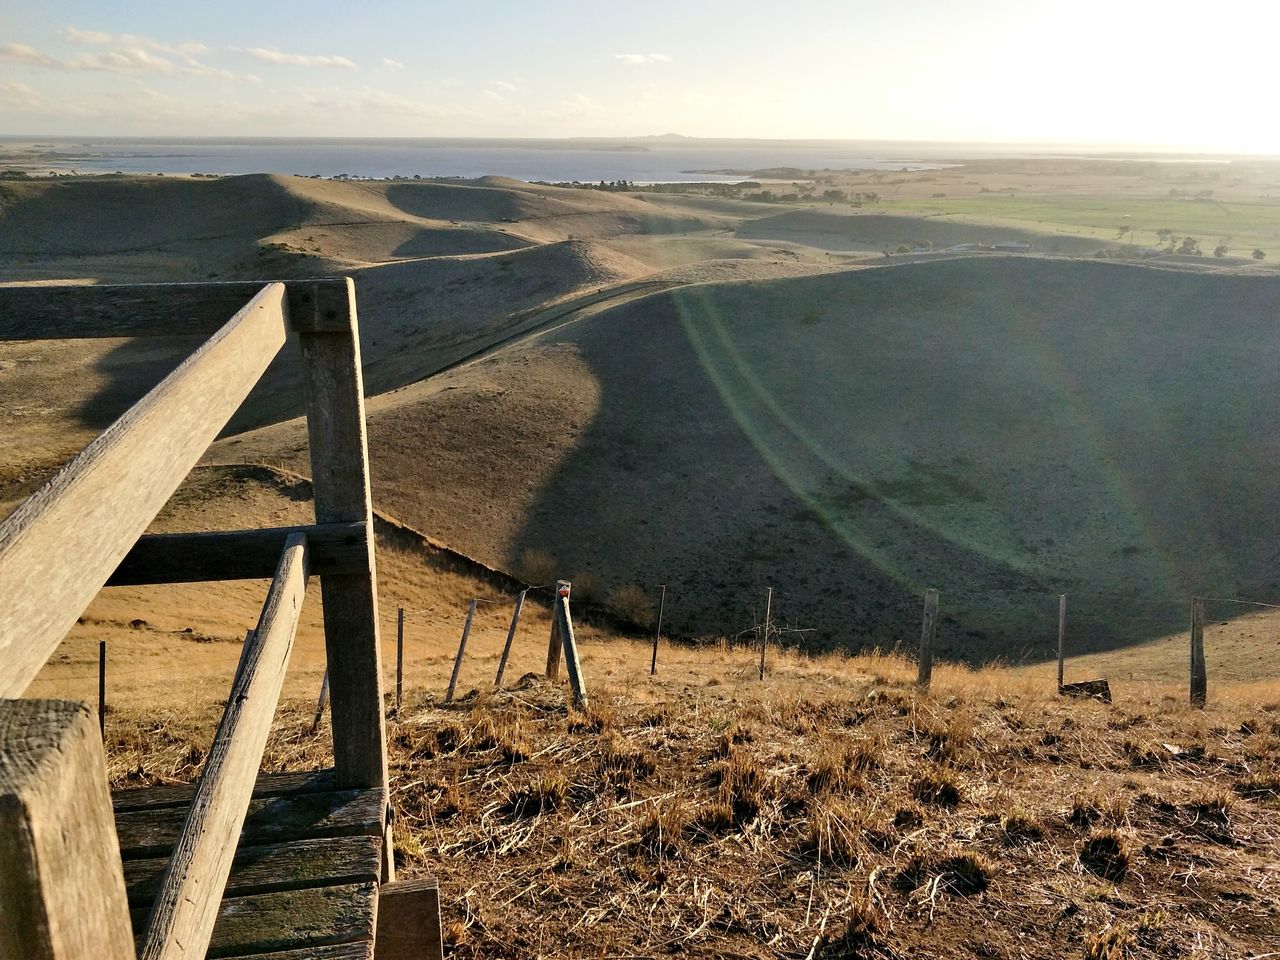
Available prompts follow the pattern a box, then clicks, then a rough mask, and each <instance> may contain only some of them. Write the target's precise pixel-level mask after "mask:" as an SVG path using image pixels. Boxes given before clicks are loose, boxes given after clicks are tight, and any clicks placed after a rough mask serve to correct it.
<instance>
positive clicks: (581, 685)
mask: <svg viewBox="0 0 1280 960" xmlns="http://www.w3.org/2000/svg"><path fill="white" fill-rule="evenodd" d="M553 616H554V617H555V620H556V623H557V624H559V626H560V630H559V633H560V637H561V639H562V641H563V643H564V662H565V667H566V669H567V670H568V673H569V689H570V690H572V691H573V705H574V706H575V707H576V708H577V709H579V710H585V709H586V708H587V681H586V680H585V679H584V678H583V676H582V662H581V661H580V660H579V659H578V641H577V640H576V639H575V638H574V636H573V617H572V616H571V615H570V613H569V597H568V596H567V595H560V596H557V597H556V601H555V609H554V611H553Z"/></svg>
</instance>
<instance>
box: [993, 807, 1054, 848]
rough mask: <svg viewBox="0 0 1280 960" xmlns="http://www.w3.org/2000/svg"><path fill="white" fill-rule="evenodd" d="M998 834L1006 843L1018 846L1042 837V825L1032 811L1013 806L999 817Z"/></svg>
mask: <svg viewBox="0 0 1280 960" xmlns="http://www.w3.org/2000/svg"><path fill="white" fill-rule="evenodd" d="M1000 834H1001V836H1002V838H1003V839H1004V842H1005V843H1006V844H1008V845H1009V846H1018V845H1019V844H1024V843H1035V842H1036V841H1037V840H1042V839H1044V827H1043V826H1042V825H1041V823H1040V821H1039V820H1038V819H1037V818H1036V816H1035V815H1034V814H1033V813H1031V812H1029V811H1028V810H1026V809H1025V808H1023V807H1020V806H1015V807H1013V808H1012V809H1011V810H1010V811H1009V812H1008V813H1006V814H1005V815H1004V816H1003V817H1001V818H1000Z"/></svg>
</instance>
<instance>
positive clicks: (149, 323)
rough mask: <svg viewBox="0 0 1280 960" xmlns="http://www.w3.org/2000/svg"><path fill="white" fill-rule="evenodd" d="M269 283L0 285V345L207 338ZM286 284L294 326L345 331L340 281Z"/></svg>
mask: <svg viewBox="0 0 1280 960" xmlns="http://www.w3.org/2000/svg"><path fill="white" fill-rule="evenodd" d="M270 282H271V281H268V280H245V281H239V280H236V281H231V282H219V283H127V284H116V283H110V284H106V283H103V284H67V285H61V284H60V285H57V286H14V285H0V340H48V339H66V338H71V337H148V336H160V337H168V336H202V337H207V336H210V335H211V334H213V333H214V332H216V331H217V330H218V329H219V328H220V327H221V326H222V325H223V324H224V323H226V322H227V318H228V317H230V316H231V315H232V314H234V313H235V312H236V311H237V310H239V309H240V308H241V307H243V306H244V304H245V302H246V301H248V300H249V299H250V298H251V297H252V296H253V295H254V294H256V293H257V292H258V291H259V290H261V289H262V288H263V287H264V286H266V285H267V284H268V283H270ZM285 286H286V288H287V292H286V297H287V299H288V308H289V316H290V327H291V328H292V329H294V330H298V331H302V330H309V331H320V330H339V331H341V330H346V329H348V322H347V317H346V315H345V314H346V308H347V287H346V282H345V281H344V280H343V279H341V278H337V279H319V280H289V281H285Z"/></svg>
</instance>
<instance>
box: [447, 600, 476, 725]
mask: <svg viewBox="0 0 1280 960" xmlns="http://www.w3.org/2000/svg"><path fill="white" fill-rule="evenodd" d="M477 603H479V601H478V600H472V601H471V606H470V608H468V610H467V622H466V623H465V624H464V625H463V627H462V639H461V640H459V641H458V655H457V657H455V658H454V661H453V675H452V676H450V677H449V690H448V692H447V693H446V694H445V695H444V702H445V703H453V694H454V691H455V690H457V688H458V674H459V673H461V672H462V654H463V653H464V652H465V651H466V649H467V636H468V635H469V634H470V633H471V621H472V620H474V619H475V616H476V604H477Z"/></svg>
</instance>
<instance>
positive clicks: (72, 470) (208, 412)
mask: <svg viewBox="0 0 1280 960" xmlns="http://www.w3.org/2000/svg"><path fill="white" fill-rule="evenodd" d="M284 339H285V326H284V286H283V285H282V284H278V283H275V284H271V285H270V286H268V287H265V288H264V289H263V290H262V291H261V292H260V293H259V294H258V295H257V296H255V297H254V298H253V299H252V300H251V301H250V302H249V303H248V305H246V306H245V307H244V308H243V309H242V310H241V311H240V312H239V313H237V314H236V315H235V317H233V318H232V319H231V321H230V322H228V323H227V324H226V325H225V326H224V327H222V328H221V329H220V330H219V331H218V332H217V333H216V334H214V336H213V337H212V338H210V339H209V340H208V341H206V342H205V343H204V344H203V345H202V346H201V347H200V348H199V349H198V350H196V352H195V353H193V354H192V355H191V356H190V357H188V358H187V359H186V360H185V361H184V362H183V363H182V364H181V365H180V366H178V368H177V369H176V370H174V371H173V372H172V373H171V374H169V376H167V377H165V378H164V380H162V381H161V382H160V383H159V384H157V385H156V387H155V388H154V389H152V390H151V392H150V393H148V394H147V395H146V396H145V397H143V398H142V399H141V400H140V401H139V402H138V403H136V404H135V405H134V406H133V407H131V408H130V409H129V410H128V411H126V412H125V414H124V415H123V416H122V417H121V418H120V419H119V420H117V421H116V422H115V423H113V424H112V425H111V426H110V427H109V428H107V430H106V432H104V433H103V434H101V435H100V436H99V437H98V438H97V439H95V440H94V441H93V442H92V443H90V444H89V446H87V447H85V449H84V450H83V451H81V452H80V454H79V455H78V456H76V458H75V459H74V460H72V461H71V462H70V463H69V464H67V466H66V467H64V468H63V469H62V470H60V471H59V472H58V473H57V475H55V476H54V477H53V479H51V480H50V481H49V482H48V483H46V484H45V485H44V486H43V487H41V488H40V490H38V491H37V492H36V493H35V494H34V495H32V496H31V497H30V498H29V499H28V500H27V501H26V502H25V503H23V504H22V505H21V506H19V507H18V509H17V510H15V511H14V512H13V514H12V515H11V516H10V517H9V518H8V519H7V520H6V521H5V522H4V523H3V524H2V525H0V597H4V599H5V602H4V605H3V606H0V696H17V695H19V694H21V693H22V692H23V691H24V690H25V689H26V687H27V685H28V684H29V683H30V682H31V679H32V678H33V677H34V676H35V675H36V673H37V672H38V671H39V670H40V668H41V667H42V666H43V665H44V663H45V661H46V660H48V659H49V657H50V655H51V654H52V653H53V651H54V650H55V649H56V648H57V646H58V644H59V643H61V642H62V639H63V637H64V636H66V633H67V631H68V630H69V629H70V628H71V626H72V625H73V624H74V623H75V622H76V618H77V617H78V616H79V615H80V614H81V613H82V612H83V611H84V609H85V607H87V606H88V605H89V603H90V601H92V600H93V597H94V596H95V594H97V592H98V590H99V589H100V588H101V587H102V585H103V584H104V583H106V581H107V578H108V577H109V576H111V572H112V571H113V570H115V568H116V567H117V566H118V565H119V564H120V561H121V560H123V559H124V557H125V555H126V554H127V553H128V552H129V549H130V548H131V547H132V546H133V544H134V542H135V541H136V540H137V539H138V537H140V536H141V535H142V533H143V532H144V531H145V530H146V528H147V525H148V524H149V523H150V522H151V520H152V518H153V517H154V516H155V515H156V514H157V513H158V512H159V511H160V508H161V507H162V506H164V504H165V501H166V500H168V499H169V495H170V494H171V493H173V491H174V489H175V488H176V487H177V486H178V484H179V483H181V482H182V478H183V477H185V476H186V474H187V472H188V471H189V470H190V469H191V467H192V466H194V465H195V462H196V460H198V459H199V457H200V455H201V454H202V453H203V452H204V450H205V448H206V447H207V446H208V445H209V443H210V442H211V441H212V440H213V438H214V437H215V436H216V435H217V433H218V431H219V430H220V429H221V428H222V426H223V424H225V423H226V422H227V420H228V419H230V417H231V414H232V413H234V412H235V410H236V408H237V407H238V406H239V405H240V402H241V401H242V400H243V399H244V397H245V395H246V394H247V393H248V392H249V390H250V389H251V388H252V387H253V385H254V383H256V382H257V379H258V377H259V375H260V374H261V373H262V371H263V370H264V369H266V366H267V364H268V363H269V362H270V361H271V358H272V357H273V356H275V354H276V352H277V351H278V350H279V348H280V346H281V344H283V343H284Z"/></svg>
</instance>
